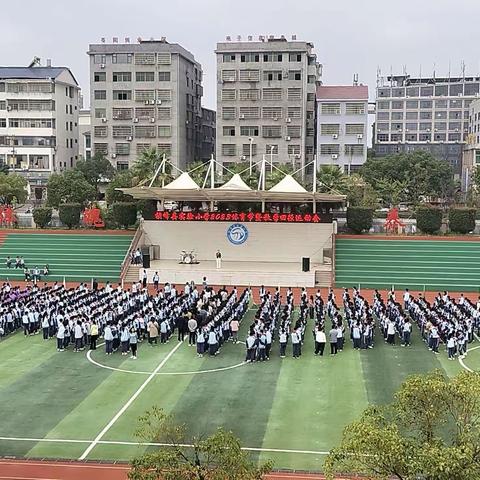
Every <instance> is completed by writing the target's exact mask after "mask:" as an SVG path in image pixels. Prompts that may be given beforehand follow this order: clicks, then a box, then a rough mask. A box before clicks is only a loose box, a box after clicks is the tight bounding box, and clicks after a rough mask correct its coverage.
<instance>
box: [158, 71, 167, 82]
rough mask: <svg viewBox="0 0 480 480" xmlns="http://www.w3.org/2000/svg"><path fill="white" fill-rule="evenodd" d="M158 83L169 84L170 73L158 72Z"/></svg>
mask: <svg viewBox="0 0 480 480" xmlns="http://www.w3.org/2000/svg"><path fill="white" fill-rule="evenodd" d="M158 81H159V82H169V81H170V72H158Z"/></svg>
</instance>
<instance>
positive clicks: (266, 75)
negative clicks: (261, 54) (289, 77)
mask: <svg viewBox="0 0 480 480" xmlns="http://www.w3.org/2000/svg"><path fill="white" fill-rule="evenodd" d="M281 79H282V71H281V70H265V71H264V72H263V80H265V81H268V82H271V81H274V80H281Z"/></svg>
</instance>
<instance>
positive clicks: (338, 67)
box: [0, 0, 480, 108]
mask: <svg viewBox="0 0 480 480" xmlns="http://www.w3.org/2000/svg"><path fill="white" fill-rule="evenodd" d="M3 3H4V4H3ZM1 19H2V35H1V36H2V40H1V43H0V64H2V65H5V66H6V65H17V66H19V65H27V64H28V63H29V62H30V60H31V59H32V58H33V57H34V56H35V55H36V56H39V57H40V58H42V60H43V61H45V59H46V58H51V59H52V63H53V65H58V66H60V65H61V66H68V67H70V68H71V69H72V72H73V74H74V75H75V76H76V78H77V80H78V81H79V83H80V86H81V87H82V89H83V90H84V93H85V96H86V97H88V59H87V55H86V51H87V49H88V45H89V43H98V42H99V41H100V38H101V37H106V38H107V40H109V41H111V39H112V37H115V36H116V37H119V39H120V40H121V41H123V38H124V37H130V38H131V39H132V41H134V40H135V39H136V38H137V37H139V36H140V37H142V38H150V37H154V38H160V37H162V36H165V37H167V40H168V41H170V42H172V43H179V44H181V45H183V46H184V47H185V48H186V49H188V50H190V51H191V52H192V53H193V54H194V55H195V57H196V59H197V60H198V61H199V62H200V63H201V64H202V67H203V71H204V91H205V95H204V101H203V103H204V105H205V106H207V107H209V108H215V88H216V81H215V72H216V67H215V55H214V50H215V45H216V42H217V41H223V40H225V36H226V35H231V36H232V38H233V37H236V35H242V37H243V38H246V36H247V35H254V36H258V35H259V34H260V35H281V34H284V35H286V36H290V35H291V34H296V35H297V39H298V40H306V41H310V42H313V43H314V45H315V51H316V53H317V57H318V59H319V61H320V62H321V63H323V65H324V68H323V73H324V75H323V81H324V83H325V84H350V83H351V82H352V78H353V74H354V73H358V74H359V79H360V82H362V83H366V84H368V86H369V88H370V98H371V99H373V98H374V88H375V79H376V71H377V67H380V68H381V70H382V72H383V73H384V74H387V73H389V72H390V69H392V71H393V73H402V72H403V68H404V65H405V66H406V68H407V72H408V73H410V75H412V76H413V75H415V76H416V75H418V73H419V70H420V65H422V67H421V68H422V73H423V75H431V74H432V71H433V68H434V65H435V69H436V72H437V76H440V75H447V74H448V70H449V65H450V68H451V72H452V75H459V74H460V68H461V62H462V61H464V62H465V63H466V73H467V74H470V75H474V74H475V75H478V74H479V71H480V54H479V48H478V47H479V43H480V42H479V37H480V33H479V32H480V1H479V0H457V1H453V0H423V1H421V0H403V1H398V2H390V1H387V0H383V1H380V0H335V1H330V2H325V1H322V0H301V1H299V2H295V1H286V0H238V1H231V0H223V1H222V0H202V1H193V0H188V1H187V0H177V1H174V0H171V1H165V0H80V1H78V2H72V1H69V0H41V1H38V0H20V1H17V2H2V6H1Z"/></svg>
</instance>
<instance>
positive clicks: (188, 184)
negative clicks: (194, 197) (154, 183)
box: [163, 172, 200, 190]
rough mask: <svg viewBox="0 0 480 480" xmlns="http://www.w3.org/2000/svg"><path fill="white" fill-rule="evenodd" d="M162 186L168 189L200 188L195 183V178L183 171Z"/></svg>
mask: <svg viewBox="0 0 480 480" xmlns="http://www.w3.org/2000/svg"><path fill="white" fill-rule="evenodd" d="M163 188H166V189H168V190H200V187H199V186H198V185H197V184H196V182H195V180H193V178H192V177H191V176H190V175H189V174H188V172H183V173H182V174H181V175H180V176H178V177H177V178H176V179H175V180H173V181H172V182H170V183H169V184H168V185H165V186H164V187H163Z"/></svg>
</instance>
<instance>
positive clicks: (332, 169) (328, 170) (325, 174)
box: [317, 165, 347, 194]
mask: <svg viewBox="0 0 480 480" xmlns="http://www.w3.org/2000/svg"><path fill="white" fill-rule="evenodd" d="M317 186H318V191H319V192H323V193H341V194H343V193H344V192H346V190H347V175H345V174H344V173H343V172H342V170H341V168H340V167H338V166H337V165H321V166H320V169H319V170H318V173H317Z"/></svg>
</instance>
